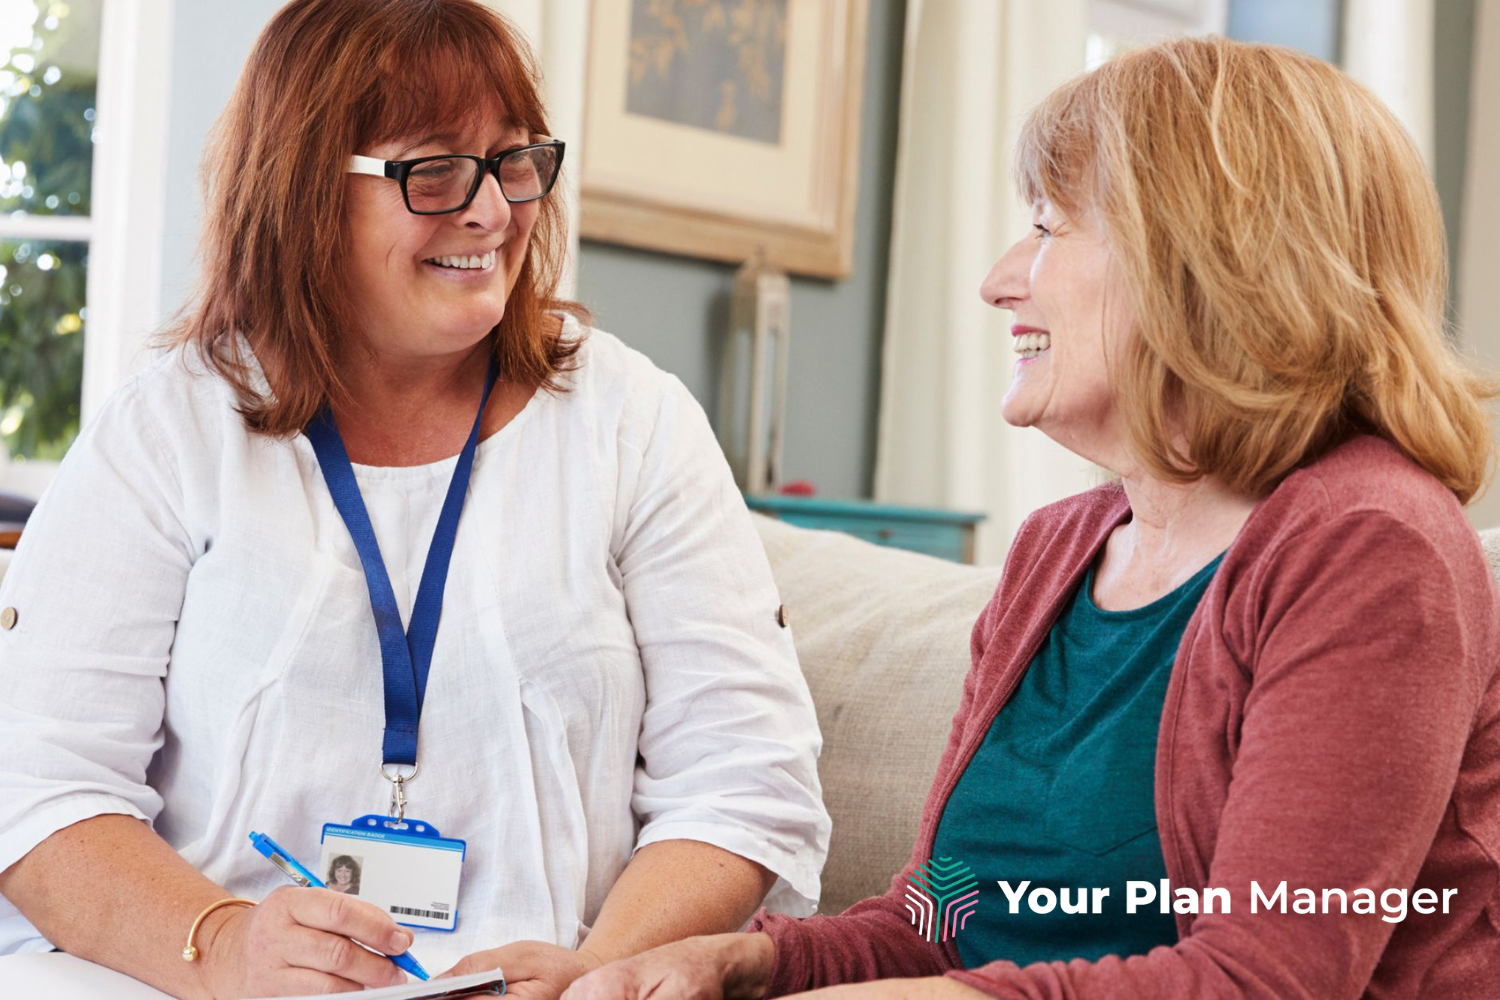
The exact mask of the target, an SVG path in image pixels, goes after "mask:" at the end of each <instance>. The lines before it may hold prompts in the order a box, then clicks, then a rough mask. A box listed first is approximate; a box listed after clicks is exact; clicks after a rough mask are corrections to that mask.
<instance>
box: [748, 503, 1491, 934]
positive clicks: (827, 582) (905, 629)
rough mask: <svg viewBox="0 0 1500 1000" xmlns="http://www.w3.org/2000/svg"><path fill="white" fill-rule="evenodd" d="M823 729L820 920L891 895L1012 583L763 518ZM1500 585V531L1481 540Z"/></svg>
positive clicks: (982, 570) (991, 569)
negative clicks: (988, 607)
mask: <svg viewBox="0 0 1500 1000" xmlns="http://www.w3.org/2000/svg"><path fill="white" fill-rule="evenodd" d="M755 520H756V528H757V530H758V531H759V532H760V536H761V541H762V542H763V543H764V544H765V547H766V553H767V555H768V556H769V557H770V561H771V571H772V573H773V574H774V575H775V577H776V583H777V586H778V587H779V588H780V590H781V599H782V602H783V603H784V604H785V606H786V609H787V614H788V617H789V620H790V624H791V629H792V637H793V641H794V642H795V643H796V646H797V655H798V657H799V659H800V660H801V662H802V672H803V674H804V675H805V676H806V678H807V683H808V687H809V688H810V689H811V690H812V696H813V702H814V703H815V705H816V706H817V711H818V724H819V725H820V726H821V727H822V730H823V756H822V757H821V758H820V759H819V762H818V771H819V774H820V776H821V777H822V779H823V798H824V801H825V802H826V803H827V805H828V812H829V813H830V815H832V817H833V837H832V840H831V842H830V845H829V852H828V864H827V866H826V867H825V868H824V869H823V895H822V899H821V900H820V902H819V905H818V911H819V912H820V913H839V912H841V911H843V910H844V909H845V908H847V907H848V906H849V905H850V904H851V903H854V902H856V901H858V900H861V899H864V898H865V897H867V896H873V895H876V894H878V893H883V892H885V891H886V890H887V889H889V888H890V884H891V877H892V876H893V875H895V874H896V873H897V872H898V871H900V870H901V869H902V868H903V867H904V866H905V865H906V863H907V861H908V860H910V857H911V848H912V843H913V842H914V841H915V840H916V835H917V822H918V819H919V818H920V816H921V812H922V803H923V801H924V800H925V799H926V796H927V789H928V786H929V785H930V784H931V782H932V776H933V773H934V772H935V771H936V770H937V763H938V758H939V757H940V756H941V755H942V752H943V745H944V744H945V743H946V741H947V738H948V726H949V723H950V722H951V720H952V718H953V713H954V712H955V711H956V710H957V708H958V700H959V694H960V692H961V686H962V684H963V678H964V674H965V673H966V672H967V671H968V669H969V632H970V629H971V628H972V627H973V624H974V620H975V619H976V618H977V617H978V616H979V612H980V610H981V609H983V607H984V605H985V603H986V602H987V601H988V600H989V598H990V595H991V594H992V593H993V592H994V590H995V586H996V584H997V583H998V582H999V579H1000V567H998V566H960V565H957V564H955V563H950V562H944V561H942V560H939V559H934V558H932V557H930V556H924V555H918V554H916V553H912V552H903V551H899V550H896V549H886V548H880V547H878V546H875V545H871V544H869V543H868V542H862V541H860V540H858V539H856V538H853V537H851V536H848V535H842V534H837V533H834V532H831V531H813V530H809V529H806V528H797V527H793V526H792V525H789V524H786V523H784V522H781V521H776V520H772V519H770V518H766V517H761V516H759V515H755ZM1480 540H1481V542H1482V543H1483V545H1484V550H1485V555H1486V556H1487V557H1488V559H1489V564H1490V569H1491V571H1492V572H1494V573H1495V576H1496V579H1497V580H1500V528H1493V529H1490V530H1488V531H1484V532H1481V533H1480Z"/></svg>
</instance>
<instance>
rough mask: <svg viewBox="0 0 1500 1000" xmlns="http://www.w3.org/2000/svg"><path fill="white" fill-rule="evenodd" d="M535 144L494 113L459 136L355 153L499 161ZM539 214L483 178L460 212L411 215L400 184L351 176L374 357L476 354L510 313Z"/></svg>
mask: <svg viewBox="0 0 1500 1000" xmlns="http://www.w3.org/2000/svg"><path fill="white" fill-rule="evenodd" d="M486 122H487V123H488V124H485V123H486ZM529 141H530V135H529V133H528V132H527V131H526V130H525V129H524V128H521V127H519V126H517V125H514V124H510V123H506V119H505V116H504V115H493V116H487V117H485V118H484V119H482V120H477V121H476V122H475V123H474V124H471V125H470V126H468V127H467V128H465V129H464V130H463V131H461V132H459V133H457V134H452V135H442V136H412V137H408V138H406V139H397V140H392V141H391V142H388V143H384V144H381V145H377V146H373V147H371V148H369V149H362V150H360V151H359V152H360V153H362V154H364V155H368V156H372V157H375V158H377V159H382V160H411V159H416V158H417V157H420V156H433V155H437V154H440V153H472V154H476V155H481V156H493V155H495V154H496V153H498V152H500V151H501V150H504V149H510V148H514V147H517V146H523V145H526V143H528V142H529ZM539 209H540V202H535V201H533V202H525V203H522V204H517V205H513V204H511V203H509V202H507V201H506V200H505V198H504V196H503V195H501V193H500V185H499V183H498V182H497V181H496V179H495V177H494V175H493V174H487V175H485V177H484V180H483V182H482V183H481V184H480V186H479V190H478V191H477V192H476V193H475V195H474V200H473V201H471V202H470V203H469V205H468V207H467V208H465V209H464V210H463V211H460V212H451V213H448V214H446V215H413V214H412V213H411V212H408V211H407V210H406V205H405V203H404V201H403V200H402V197H401V185H400V184H398V183H397V182H395V181H393V180H390V179H388V178H384V177H369V176H362V175H351V176H350V178H349V192H348V208H347V212H348V216H347V217H348V233H349V240H350V246H349V258H348V260H349V272H350V281H351V283H352V285H353V289H354V292H355V301H356V303H357V306H356V308H357V310H358V319H359V323H360V326H361V329H360V330H359V331H358V332H359V334H361V335H362V336H363V337H364V339H365V340H366V342H367V343H368V344H369V345H370V346H371V347H373V348H374V349H375V350H376V351H377V352H378V353H380V354H381V355H383V356H386V357H394V358H402V357H406V358H424V357H432V356H438V355H448V354H454V353H458V352H462V351H464V350H467V349H470V348H472V347H473V346H474V345H475V344H477V343H478V342H479V341H480V340H482V339H483V338H484V337H485V335H486V334H488V333H489V331H490V330H491V329H493V328H494V326H495V324H497V323H499V322H500V319H501V317H502V316H504V315H505V303H506V300H507V299H508V298H509V297H510V293H511V290H512V289H514V288H515V285H516V279H517V278H518V277H519V276H520V273H521V268H522V266H523V265H524V263H525V261H526V251H527V247H528V245H529V243H530V240H531V230H532V227H533V225H534V224H535V223H536V218H537V213H538V211H539ZM460 257H461V258H464V259H465V261H466V262H472V261H469V259H470V258H478V260H477V263H479V264H480V265H481V266H479V267H466V268H461V267H454V266H451V265H452V264H454V263H456V261H455V260H454V258H460Z"/></svg>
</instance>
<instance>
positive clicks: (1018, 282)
mask: <svg viewBox="0 0 1500 1000" xmlns="http://www.w3.org/2000/svg"><path fill="white" fill-rule="evenodd" d="M1035 244H1036V241H1035V240H1034V239H1033V238H1031V237H1029V236H1023V237H1021V239H1019V240H1017V241H1016V242H1015V244H1014V245H1013V246H1011V248H1010V249H1009V250H1007V251H1005V253H1003V254H1001V256H1000V259H999V260H997V261H995V263H993V264H991V265H990V269H989V271H988V272H986V274H985V276H984V280H983V281H981V282H980V283H979V297H980V298H982V299H984V301H985V302H987V303H989V304H990V305H992V306H994V307H995V308H997V309H1014V308H1015V304H1016V303H1017V302H1019V301H1020V300H1022V299H1024V298H1026V297H1027V295H1028V294H1029V292H1028V284H1029V279H1030V275H1031V256H1032V253H1033V252H1034V251H1033V248H1034V246H1035Z"/></svg>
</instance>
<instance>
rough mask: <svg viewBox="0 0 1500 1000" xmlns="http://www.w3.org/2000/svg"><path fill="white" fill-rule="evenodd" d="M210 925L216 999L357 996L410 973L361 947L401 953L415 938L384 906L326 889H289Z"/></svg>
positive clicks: (209, 978) (207, 941)
mask: <svg viewBox="0 0 1500 1000" xmlns="http://www.w3.org/2000/svg"><path fill="white" fill-rule="evenodd" d="M219 913H223V914H224V916H223V917H222V918H221V919H220V920H219V921H218V923H217V924H216V925H214V924H211V923H209V922H208V921H205V925H204V928H203V930H202V931H201V932H200V940H201V941H202V942H203V959H202V961H203V965H204V967H203V975H204V980H205V982H206V984H207V985H208V987H209V989H210V991H211V993H212V995H213V996H217V997H244V996H255V997H259V996H296V995H305V994H311V993H351V992H355V991H358V990H361V989H364V988H366V987H380V986H395V985H399V984H401V983H405V982H406V981H407V979H406V974H405V973H404V972H402V971H401V970H400V969H398V968H396V967H395V966H394V965H392V964H391V962H390V960H389V959H386V958H382V957H381V956H380V955H375V954H372V953H370V952H369V951H366V950H365V949H364V948H361V947H360V946H359V944H356V943H355V942H360V943H362V944H365V945H368V946H369V947H370V948H374V949H375V950H377V951H379V952H381V953H382V954H400V953H401V952H404V951H405V950H406V949H407V947H408V946H409V945H410V944H411V941H412V935H411V932H410V931H408V930H406V929H404V928H402V927H398V926H397V925H396V922H395V921H393V920H392V919H391V918H390V916H389V915H388V914H387V913H385V912H384V911H382V910H381V909H380V908H379V907H377V906H374V905H373V904H371V903H368V902H365V901H364V900H361V899H356V898H354V897H351V896H346V895H343V894H341V893H337V892H332V891H330V890H327V889H303V888H300V887H296V886H283V887H282V888H279V889H276V890H274V891H273V892H272V893H271V894H270V895H269V896H267V897H266V898H265V900H264V901H263V902H262V903H261V904H260V905H259V906H256V907H251V908H240V907H229V908H226V909H225V910H221V911H219V912H218V913H215V914H213V915H211V916H210V918H209V919H210V921H211V920H213V918H214V917H218V916H219Z"/></svg>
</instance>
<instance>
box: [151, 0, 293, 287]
mask: <svg viewBox="0 0 1500 1000" xmlns="http://www.w3.org/2000/svg"><path fill="white" fill-rule="evenodd" d="M284 2H285V0H236V2H234V3H203V2H200V0H178V2H177V3H175V4H173V14H174V16H175V18H176V22H175V23H174V24H173V26H172V28H173V31H172V72H171V81H172V96H171V101H170V104H169V106H168V115H169V120H170V123H171V124H170V126H169V128H168V129H167V192H168V194H167V207H166V220H165V224H164V229H163V231H164V238H163V240H162V277H161V287H162V296H161V303H162V311H163V315H168V316H169V315H171V314H172V313H173V311H175V310H176V309H177V308H178V307H179V306H181V305H182V303H183V302H184V300H186V298H187V296H188V295H189V294H191V292H192V290H193V283H194V281H195V280H196V279H197V275H198V267H197V264H196V260H197V249H198V227H199V223H200V222H201V220H202V199H201V197H200V194H199V188H198V160H199V157H200V156H201V155H202V152H203V142H204V138H205V137H206V136H207V135H208V130H209V128H210V127H211V126H212V125H213V123H214V120H215V119H216V118H218V116H219V112H220V111H222V110H223V109H224V105H225V104H226V103H228V101H229V95H230V93H231V92H232V91H233V90H234V83H235V80H236V79H238V78H239V74H240V67H241V66H243V65H244V63H245V60H246V58H248V57H249V55H250V47H251V46H252V45H254V44H255V38H256V36H257V35H259V34H260V29H261V28H263V27H265V25H266V22H267V21H269V20H270V19H271V15H272V14H274V13H275V12H276V11H277V10H278V9H280V7H281V5H282V3H284Z"/></svg>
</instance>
